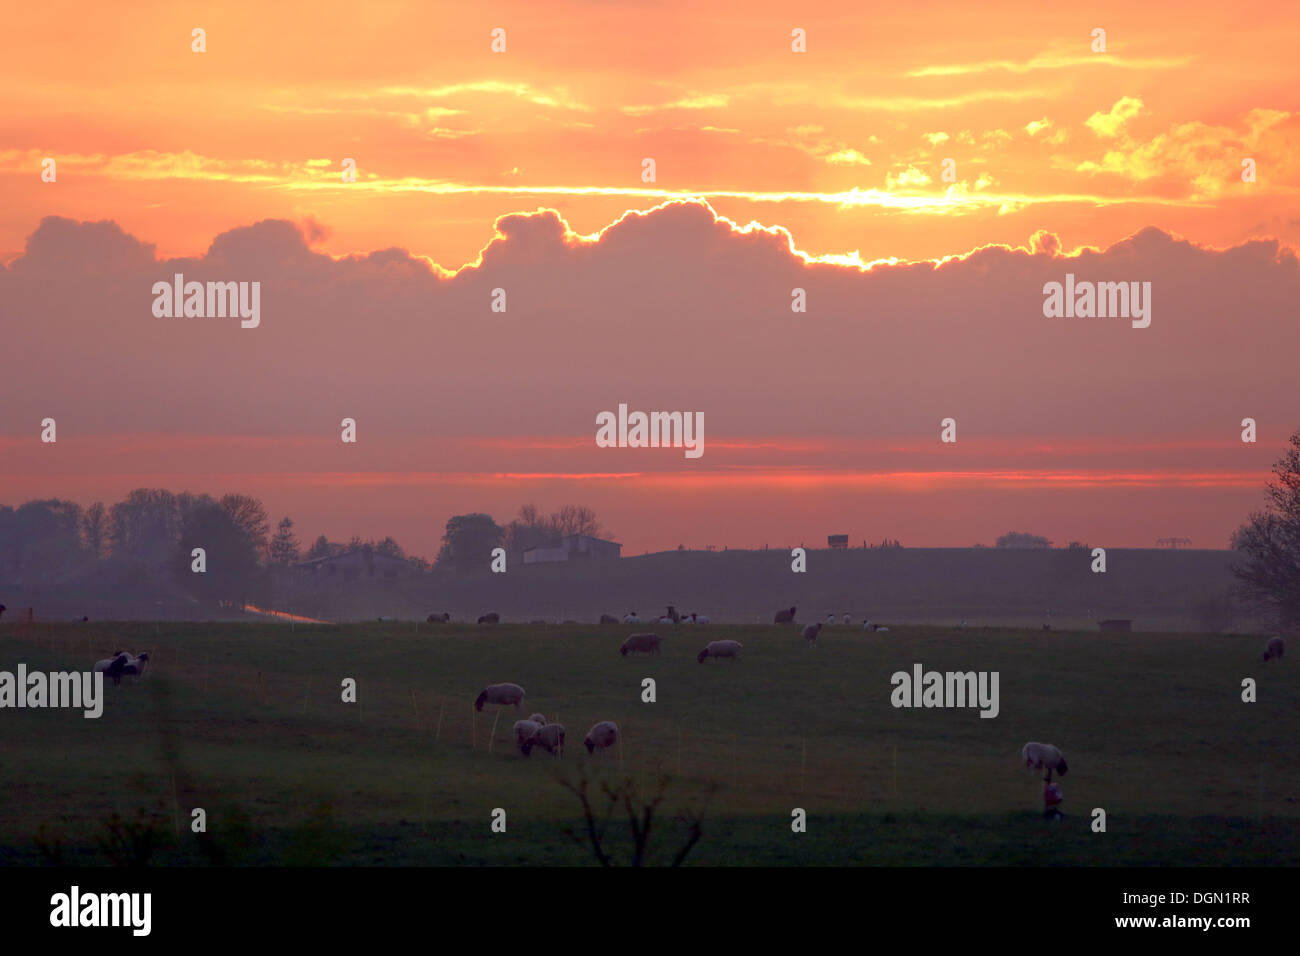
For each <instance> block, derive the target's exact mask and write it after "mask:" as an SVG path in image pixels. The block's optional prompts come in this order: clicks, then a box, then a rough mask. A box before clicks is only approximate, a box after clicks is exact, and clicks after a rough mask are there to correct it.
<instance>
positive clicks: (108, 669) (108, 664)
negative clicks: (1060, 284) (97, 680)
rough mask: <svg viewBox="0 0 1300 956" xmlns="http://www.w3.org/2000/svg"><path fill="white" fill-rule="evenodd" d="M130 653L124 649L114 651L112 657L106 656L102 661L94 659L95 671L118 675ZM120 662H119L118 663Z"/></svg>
mask: <svg viewBox="0 0 1300 956" xmlns="http://www.w3.org/2000/svg"><path fill="white" fill-rule="evenodd" d="M130 657H131V655H130V654H128V653H126V651H114V652H113V656H112V657H106V658H105V659H104V660H102V661H95V668H94V669H95V671H96V672H99V673H106V674H114V673H116V674H118V675H119V676H120V674H121V670H122V667H123V666H125V664H126V662H127V661H128V660H129V659H130ZM119 662H120V663H119ZM114 665H117V666H116V670H114Z"/></svg>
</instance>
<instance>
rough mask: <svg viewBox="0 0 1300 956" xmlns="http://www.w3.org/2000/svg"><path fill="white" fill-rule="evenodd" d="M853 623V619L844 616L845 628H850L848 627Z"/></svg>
mask: <svg viewBox="0 0 1300 956" xmlns="http://www.w3.org/2000/svg"><path fill="white" fill-rule="evenodd" d="M852 623H853V618H851V617H849V616H848V615H847V614H845V615H844V626H845V627H848V626H849V625H850V624H852Z"/></svg>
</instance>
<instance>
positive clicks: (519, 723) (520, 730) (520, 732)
mask: <svg viewBox="0 0 1300 956" xmlns="http://www.w3.org/2000/svg"><path fill="white" fill-rule="evenodd" d="M541 729H542V725H541V724H539V723H537V722H536V721H534V720H532V719H531V718H530V719H528V720H516V721H515V725H514V727H512V728H511V733H513V734H514V735H515V746H516V747H518V748H519V752H520V753H522V754H523V755H524V756H525V757H527V756H528V754H529V753H531V752H532V749H533V745H532V739H533V736H534V735H535V734H536V733H537V732H538V731H539V730H541Z"/></svg>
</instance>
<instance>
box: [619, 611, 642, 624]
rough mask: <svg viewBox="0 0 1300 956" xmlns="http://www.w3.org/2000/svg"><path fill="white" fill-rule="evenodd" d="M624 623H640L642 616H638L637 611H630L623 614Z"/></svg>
mask: <svg viewBox="0 0 1300 956" xmlns="http://www.w3.org/2000/svg"><path fill="white" fill-rule="evenodd" d="M623 623H624V624H640V623H641V618H639V617H637V614H636V611H628V612H627V613H626V614H624V615H623Z"/></svg>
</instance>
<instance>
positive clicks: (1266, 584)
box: [1232, 430, 1300, 628]
mask: <svg viewBox="0 0 1300 956" xmlns="http://www.w3.org/2000/svg"><path fill="white" fill-rule="evenodd" d="M1290 444H1291V448H1290V449H1289V450H1288V451H1287V452H1286V453H1285V454H1284V455H1283V456H1282V457H1281V458H1279V459H1278V460H1277V461H1276V462H1275V463H1274V465H1273V474H1274V476H1275V478H1276V480H1275V481H1270V482H1269V483H1268V484H1267V485H1265V486H1264V494H1265V498H1266V500H1267V504H1266V505H1265V507H1264V509H1263V510H1262V511H1256V512H1253V513H1252V514H1251V515H1250V517H1249V518H1248V519H1247V521H1246V523H1245V524H1244V525H1242V526H1241V527H1240V528H1238V529H1237V531H1236V532H1235V533H1234V534H1233V536H1232V547H1233V550H1235V551H1237V552H1238V554H1239V555H1240V556H1241V557H1240V560H1238V561H1236V562H1234V563H1233V566H1232V573H1233V574H1234V575H1235V576H1236V577H1237V580H1238V581H1239V582H1240V584H1239V591H1240V593H1241V596H1242V598H1243V599H1244V600H1245V602H1246V603H1247V604H1250V605H1252V606H1254V607H1255V608H1257V609H1259V610H1261V611H1263V612H1264V613H1266V614H1268V615H1269V616H1270V617H1271V618H1272V619H1273V622H1274V623H1275V624H1276V625H1277V626H1278V627H1281V628H1293V627H1296V626H1300V430H1298V431H1296V433H1295V434H1293V435H1292V436H1291V440H1290Z"/></svg>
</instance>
